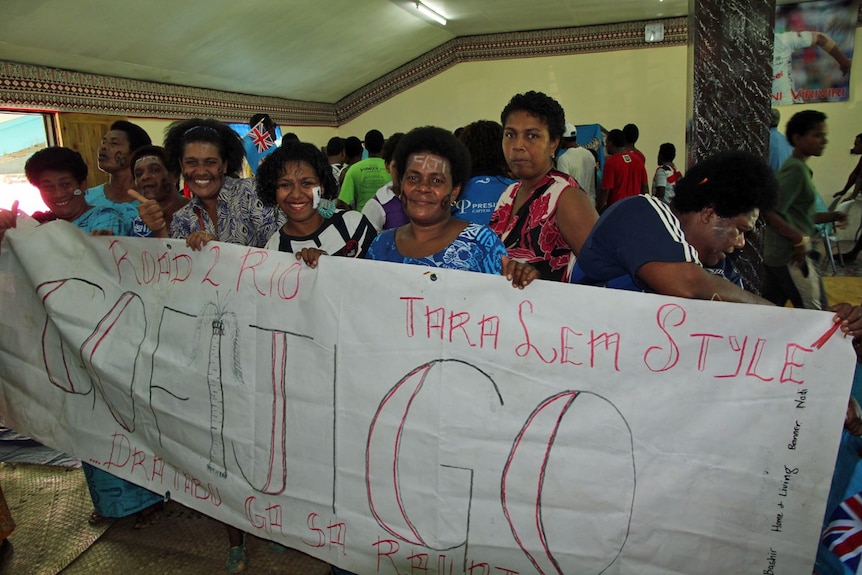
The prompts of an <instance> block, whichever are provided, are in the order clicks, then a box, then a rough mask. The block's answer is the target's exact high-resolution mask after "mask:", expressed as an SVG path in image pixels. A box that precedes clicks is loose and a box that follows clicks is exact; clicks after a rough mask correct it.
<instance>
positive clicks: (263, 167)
mask: <svg viewBox="0 0 862 575" xmlns="http://www.w3.org/2000/svg"><path fill="white" fill-rule="evenodd" d="M288 162H305V163H306V164H308V165H309V166H311V169H312V170H314V173H315V174H316V175H317V179H318V180H320V195H321V196H322V197H324V198H326V199H328V200H334V199H335V198H336V197H337V196H338V184H337V183H336V181H335V176H333V175H332V168H331V167H330V165H329V160H328V159H327V157H326V156H324V155H323V152H322V151H321V150H320V148H318V147H317V146H315V145H314V144H310V143H308V142H288V143H286V144H282V145H281V146H279V148H278V149H277V150H276V151H274V152H273V153H271V154H270V155H268V156H267V157H266V158H264V160H263V162H261V164H260V166H259V167H258V169H257V176H256V180H257V195H258V197H259V198H260V201H262V202H263V203H264V204H266V205H268V206H274V205H276V203H277V202H276V199H275V192H276V188H277V187H278V180H279V178H281V177H282V176H284V165H285V164H286V163H288Z"/></svg>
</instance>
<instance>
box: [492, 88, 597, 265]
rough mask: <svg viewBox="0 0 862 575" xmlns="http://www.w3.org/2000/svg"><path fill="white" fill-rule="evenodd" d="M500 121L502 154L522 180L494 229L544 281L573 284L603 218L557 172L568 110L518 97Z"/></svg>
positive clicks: (502, 203) (500, 207)
mask: <svg viewBox="0 0 862 575" xmlns="http://www.w3.org/2000/svg"><path fill="white" fill-rule="evenodd" d="M501 120H502V123H503V153H504V155H505V156H506V162H507V163H508V164H509V169H510V170H511V171H512V174H513V175H514V176H515V178H517V179H518V181H517V182H516V183H514V184H512V185H511V186H509V187H508V188H507V189H506V191H505V192H503V195H502V196H500V199H499V201H498V202H497V206H496V208H495V209H494V213H493V215H492V216H491V223H490V224H489V225H490V227H491V229H492V230H494V232H495V233H496V234H497V235H498V236H499V237H500V239H502V240H503V244H504V245H505V246H506V249H507V250H508V252H509V256H510V257H511V258H512V259H515V260H518V261H522V262H525V263H528V264H531V265H533V266H535V267H536V268H537V269H538V270H539V273H540V274H541V277H542V279H546V280H557V281H568V278H569V276H570V274H571V270H572V267H573V266H574V262H575V257H576V256H577V254H578V252H579V251H580V249H581V244H583V243H584V240H586V239H587V236H588V235H589V233H590V230H592V228H593V224H595V223H596V220H598V219H599V214H598V213H597V212H596V209H595V208H594V207H593V205H592V202H591V201H590V197H589V195H587V193H586V192H584V190H582V189H581V188H579V187H578V186H577V183H575V181H574V180H572V179H571V178H569V177H568V176H566V175H565V174H563V173H561V172H557V171H556V170H554V155H555V153H556V151H557V147H558V146H559V144H560V138H561V137H562V135H563V132H564V130H565V124H566V120H565V113H564V112H563V108H562V107H561V106H560V104H559V103H558V102H557V101H556V100H554V99H553V98H551V97H549V96H547V95H545V94H543V93H541V92H532V91H531V92H527V93H526V94H517V95H516V96H514V97H513V98H512V99H511V100H510V101H509V103H508V104H507V105H506V107H505V108H504V109H503V113H502V114H501Z"/></svg>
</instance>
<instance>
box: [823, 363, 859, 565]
mask: <svg viewBox="0 0 862 575" xmlns="http://www.w3.org/2000/svg"><path fill="white" fill-rule="evenodd" d="M850 395H852V396H853V397H854V398H856V401H859V402H860V403H862V366H860V364H859V363H857V364H856V371H855V372H854V373H853V387H852V388H851V391H850ZM860 450H862V437H856V436H854V435H851V434H850V433H848V432H847V430H843V431H842V432H841V443H840V444H839V445H838V456H837V458H836V459H835V471H834V472H833V474H832V484H831V485H830V488H829V497H828V498H827V499H826V513H825V515H824V517H823V529H825V528H826V526H827V525H828V524H829V522H830V519H831V518H832V514H833V513H835V510H836V509H837V508H838V506H839V505H841V502H842V501H844V500H845V499H847V498H849V497H852V496H854V495H856V494H857V493H859V492H860V491H862V465H860V458H859V453H860ZM814 568H815V570H816V571H817V575H844V574H845V573H852V571H851V570H850V569H848V568H847V567H845V565H844V564H843V563H842V562H841V560H840V559H838V557H837V556H836V555H835V553H833V552H832V551H830V550H829V547H828V546H827V545H826V544H824V543H823V542H822V541H821V542H820V545H819V546H818V547H817V560H816V562H815V564H814Z"/></svg>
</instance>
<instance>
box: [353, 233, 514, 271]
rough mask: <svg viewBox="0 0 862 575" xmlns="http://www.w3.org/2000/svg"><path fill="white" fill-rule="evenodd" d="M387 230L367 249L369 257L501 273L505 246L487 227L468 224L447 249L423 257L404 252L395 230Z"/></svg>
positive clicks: (386, 260) (385, 260)
mask: <svg viewBox="0 0 862 575" xmlns="http://www.w3.org/2000/svg"><path fill="white" fill-rule="evenodd" d="M396 231H397V230H395V229H391V230H385V231H383V232H382V233H381V234H380V235H379V236H377V238H376V239H375V240H374V243H372V244H371V247H370V248H369V249H368V256H367V257H368V259H372V260H379V261H384V262H397V263H404V264H413V265H419V266H432V267H437V268H448V269H453V270H465V271H472V272H480V273H486V274H498V275H499V274H500V272H501V270H502V268H503V260H502V258H503V256H504V255H506V248H505V247H503V242H501V241H500V238H498V237H497V234H495V233H494V232H492V231H491V229H490V228H488V227H486V226H480V225H479V224H469V225H468V226H467V227H466V228H464V230H463V231H462V232H461V233H460V234H458V237H457V238H455V240H454V241H453V242H452V243H451V244H449V246H448V247H446V249H444V250H442V251H440V252H437V253H436V254H431V255H430V256H427V257H424V258H411V257H407V256H404V255H402V254H401V253H400V252H399V251H398V247H397V246H396V245H395V232H396Z"/></svg>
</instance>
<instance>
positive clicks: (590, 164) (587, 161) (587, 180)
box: [557, 123, 596, 205]
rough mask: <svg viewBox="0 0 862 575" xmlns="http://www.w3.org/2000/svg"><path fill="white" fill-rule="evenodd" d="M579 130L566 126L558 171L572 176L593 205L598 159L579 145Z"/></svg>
mask: <svg viewBox="0 0 862 575" xmlns="http://www.w3.org/2000/svg"><path fill="white" fill-rule="evenodd" d="M577 138H578V129H577V128H576V127H575V126H574V125H573V124H568V123H567V124H566V131H565V132H564V133H563V137H562V138H561V139H560V148H561V149H562V153H561V154H560V155H559V156H557V169H558V170H559V171H561V172H563V173H564V174H568V175H570V176H572V177H573V178H574V179H575V181H576V182H578V185H579V186H580V187H581V189H582V190H584V191H585V192H587V195H589V196H590V200H591V201H592V202H593V205H595V204H596V159H595V156H593V154H592V152H590V151H589V150H588V149H586V148H582V147H581V146H580V145H578V139H577Z"/></svg>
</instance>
